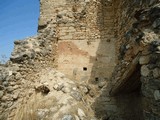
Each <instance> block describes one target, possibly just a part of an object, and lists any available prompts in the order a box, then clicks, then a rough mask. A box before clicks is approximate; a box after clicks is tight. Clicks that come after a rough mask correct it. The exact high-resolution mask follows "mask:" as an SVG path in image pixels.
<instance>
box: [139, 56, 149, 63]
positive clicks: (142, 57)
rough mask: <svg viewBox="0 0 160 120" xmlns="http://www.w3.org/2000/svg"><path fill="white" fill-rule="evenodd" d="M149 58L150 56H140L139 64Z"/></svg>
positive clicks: (147, 61) (146, 61) (147, 60)
mask: <svg viewBox="0 0 160 120" xmlns="http://www.w3.org/2000/svg"><path fill="white" fill-rule="evenodd" d="M149 60H150V56H149V55H148V56H141V57H140V59H139V64H141V65H145V64H147V63H149Z"/></svg>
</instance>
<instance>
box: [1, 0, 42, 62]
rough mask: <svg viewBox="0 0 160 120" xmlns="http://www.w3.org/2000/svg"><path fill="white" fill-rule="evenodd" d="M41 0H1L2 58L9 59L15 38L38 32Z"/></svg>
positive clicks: (20, 38)
mask: <svg viewBox="0 0 160 120" xmlns="http://www.w3.org/2000/svg"><path fill="white" fill-rule="evenodd" d="M38 17H39V0H0V59H1V55H5V56H6V57H7V58H8V59H9V57H10V55H11V52H12V51H13V48H14V41H15V40H23V39H24V38H26V37H30V36H34V35H36V34H37V27H38Z"/></svg>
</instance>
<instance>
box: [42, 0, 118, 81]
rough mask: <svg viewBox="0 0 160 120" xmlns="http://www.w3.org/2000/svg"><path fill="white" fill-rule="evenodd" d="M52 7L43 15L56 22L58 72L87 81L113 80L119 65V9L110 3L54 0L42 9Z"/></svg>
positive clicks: (43, 5) (43, 12)
mask: <svg viewBox="0 0 160 120" xmlns="http://www.w3.org/2000/svg"><path fill="white" fill-rule="evenodd" d="M48 4H51V5H50V6H52V8H50V7H49V8H48V9H47V10H46V9H45V11H41V13H42V14H41V15H42V16H43V17H42V19H43V18H45V17H48V18H49V19H52V20H56V23H55V24H56V36H57V39H58V45H57V69H58V70H59V71H61V72H63V73H65V74H66V75H67V76H68V77H69V78H72V79H76V80H80V81H84V82H86V81H88V80H94V79H95V77H99V78H101V79H103V78H110V77H111V74H112V71H113V69H114V67H115V62H116V55H115V42H116V36H115V33H116V30H115V27H116V24H115V9H116V7H113V6H112V5H113V4H111V3H110V2H108V1H97V2H94V1H90V2H84V1H83V0H79V1H77V2H75V1H72V0H61V2H60V1H59V0H58V1H56V0H54V2H52V3H51V2H48V3H47V2H46V3H45V4H42V8H43V7H45V6H46V5H48ZM48 10H49V11H50V12H48ZM84 66H86V67H87V70H85V69H84Z"/></svg>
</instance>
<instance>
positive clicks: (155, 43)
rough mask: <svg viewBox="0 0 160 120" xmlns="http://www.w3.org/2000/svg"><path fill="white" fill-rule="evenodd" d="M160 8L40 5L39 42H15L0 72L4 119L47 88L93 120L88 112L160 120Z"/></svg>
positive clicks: (100, 2)
mask: <svg viewBox="0 0 160 120" xmlns="http://www.w3.org/2000/svg"><path fill="white" fill-rule="evenodd" d="M157 3H159V1H158V0H151V1H150V0H141V1H138V0H128V1H127V0H125V1H117V0H112V1H108V0H79V1H76V0H41V1H40V4H41V8H40V18H39V26H38V35H37V36H35V37H31V38H27V39H26V40H23V41H15V49H14V51H13V53H12V56H11V59H10V61H9V62H8V63H7V64H6V65H5V66H1V69H0V73H1V75H0V76H1V78H0V79H1V81H0V101H1V102H0V119H2V120H5V119H8V120H10V119H11V120H12V119H13V116H15V113H16V110H17V109H18V108H19V107H18V106H20V107H21V104H22V103H23V104H25V103H27V101H28V99H30V98H31V96H32V94H34V93H35V83H38V82H40V83H39V84H38V85H40V84H44V83H45V85H46V82H49V83H48V86H47V85H46V86H47V87H48V88H49V89H50V90H51V91H50V94H55V93H56V94H58V95H59V93H61V94H60V95H62V96H64V95H65V96H66V97H68V96H69V98H70V97H71V99H72V100H73V99H74V100H73V101H74V102H75V103H76V104H77V103H78V104H79V103H80V104H82V106H83V107H84V111H85V112H86V115H88V116H89V114H88V113H87V111H86V110H87V109H88V108H90V107H91V106H92V108H93V110H91V109H90V110H89V111H90V112H91V111H92V112H91V113H92V115H93V114H95V117H96V118H97V119H103V120H105V119H109V120H129V119H131V120H138V119H140V120H143V119H146V120H148V119H149V120H150V119H155V120H159V118H160V113H159V111H160V110H159V100H160V91H159V89H160V86H159V76H160V74H159V71H160V70H159V38H160V36H159V16H160V15H159V12H160V11H159V5H157V6H158V7H157V8H156V9H155V6H154V5H155V4H157ZM115 66H116V67H115ZM53 68H57V69H58V70H59V71H61V72H63V73H65V74H66V75H67V76H68V77H69V78H72V80H73V81H74V82H73V81H72V82H69V81H70V80H68V79H66V78H64V75H62V74H60V75H59V76H58V75H54V74H55V73H56V74H57V72H54V69H53ZM42 69H43V70H44V72H41V71H42ZM45 69H46V70H45ZM50 70H51V71H50ZM45 72H47V73H48V74H47V75H46V76H45V74H46V73H45ZM50 73H51V74H50ZM42 74H43V75H44V76H43V77H42V78H41V77H40V76H41V75H42ZM48 75H50V77H49V78H48ZM52 77H54V79H53V78H52ZM110 78H111V79H110ZM75 80H76V82H75ZM101 80H102V81H101ZM106 80H107V83H106V82H104V81H106ZM59 81H61V83H63V84H64V83H65V82H64V81H67V82H69V83H70V84H69V85H68V83H65V85H63V84H59ZM77 81H78V82H77ZM88 81H90V82H88ZM79 82H80V83H81V82H88V83H89V84H83V85H82V84H79ZM50 83H53V84H50ZM55 83H56V85H54V84H55ZM75 83H77V84H75ZM90 83H97V84H94V85H92V84H90ZM104 85H105V86H104ZM62 86H63V87H62ZM73 86H74V87H73ZM62 88H65V89H62ZM83 92H84V93H83ZM58 95H57V96H58ZM53 96H54V95H53ZM53 96H52V97H53ZM46 98H50V97H49V96H46ZM59 98H61V97H59ZM24 99H25V100H26V101H23V100H24ZM42 99H43V97H42ZM76 99H78V100H76ZM79 99H80V100H79ZM82 100H83V101H82ZM66 101H67V100H66ZM66 101H65V105H66V104H67V105H69V104H70V101H69V102H68V101H67V102H66ZM77 101H78V102H77ZM79 101H81V102H79ZM61 102H62V103H63V102H64V101H61ZM46 103H48V101H47V102H46ZM75 103H72V104H75ZM91 103H92V105H91ZM142 103H143V104H142ZM57 104H61V103H57ZM78 107H79V106H78ZM85 107H87V108H85ZM75 110H77V108H76V107H75ZM61 112H62V113H63V112H64V111H63V110H62V111H61ZM69 112H71V111H67V114H69ZM80 113H81V115H82V114H83V117H84V113H82V112H80ZM63 114H65V113H63ZM143 114H144V115H143ZM73 116H74V115H73ZM79 116H80V115H79ZM88 116H87V119H89V118H90V117H88ZM93 116H94V115H93ZM93 116H92V117H93ZM60 117H62V116H60ZM55 118H56V117H55ZM75 118H77V117H75Z"/></svg>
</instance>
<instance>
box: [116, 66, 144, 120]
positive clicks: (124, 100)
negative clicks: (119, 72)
mask: <svg viewBox="0 0 160 120" xmlns="http://www.w3.org/2000/svg"><path fill="white" fill-rule="evenodd" d="M140 68H141V66H140V65H139V64H137V65H136V67H135V69H134V71H133V72H132V74H131V75H130V76H128V77H127V79H126V80H125V81H123V82H122V83H121V85H120V86H119V87H118V88H117V90H116V92H115V93H114V98H115V100H116V105H117V108H118V112H119V113H118V114H119V116H121V117H122V118H123V119H124V120H144V118H143V107H142V95H141V81H140V77H141V74H140ZM127 108H128V109H127Z"/></svg>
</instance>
